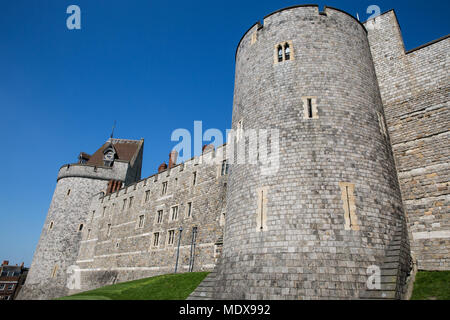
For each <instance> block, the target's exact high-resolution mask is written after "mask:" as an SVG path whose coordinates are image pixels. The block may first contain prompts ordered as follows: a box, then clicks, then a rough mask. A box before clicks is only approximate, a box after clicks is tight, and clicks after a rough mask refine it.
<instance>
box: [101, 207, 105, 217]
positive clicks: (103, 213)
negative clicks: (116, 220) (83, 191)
mask: <svg viewBox="0 0 450 320" xmlns="http://www.w3.org/2000/svg"><path fill="white" fill-rule="evenodd" d="M105 213H106V207H103V212H102V217H104V216H105Z"/></svg>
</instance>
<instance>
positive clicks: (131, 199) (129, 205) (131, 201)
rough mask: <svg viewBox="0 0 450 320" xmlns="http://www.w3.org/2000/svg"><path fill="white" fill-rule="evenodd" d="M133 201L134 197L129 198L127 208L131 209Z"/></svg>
mask: <svg viewBox="0 0 450 320" xmlns="http://www.w3.org/2000/svg"><path fill="white" fill-rule="evenodd" d="M133 199H134V197H130V201H128V208H131V206H132V205H133Z"/></svg>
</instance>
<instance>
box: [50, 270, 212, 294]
mask: <svg viewBox="0 0 450 320" xmlns="http://www.w3.org/2000/svg"><path fill="white" fill-rule="evenodd" d="M208 273H209V272H189V273H177V274H165V275H161V276H156V277H151V278H145V279H140V280H134V281H129V282H123V283H118V284H114V285H110V286H105V287H102V288H98V289H94V290H90V291H85V292H80V293H77V294H74V295H72V296H67V297H62V298H58V299H56V300H185V299H186V298H187V297H188V296H189V295H190V294H191V292H192V291H194V290H195V288H197V286H198V285H199V284H200V282H202V280H203V279H204V278H205V277H206V276H207V275H208Z"/></svg>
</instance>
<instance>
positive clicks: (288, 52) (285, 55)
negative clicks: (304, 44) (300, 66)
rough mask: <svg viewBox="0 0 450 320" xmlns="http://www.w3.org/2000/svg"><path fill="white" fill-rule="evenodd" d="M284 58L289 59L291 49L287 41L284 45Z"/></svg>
mask: <svg viewBox="0 0 450 320" xmlns="http://www.w3.org/2000/svg"><path fill="white" fill-rule="evenodd" d="M284 58H285V60H289V59H291V49H290V48H289V44H288V43H286V44H285V45H284Z"/></svg>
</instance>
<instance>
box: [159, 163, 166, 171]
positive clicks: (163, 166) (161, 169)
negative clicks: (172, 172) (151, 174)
mask: <svg viewBox="0 0 450 320" xmlns="http://www.w3.org/2000/svg"><path fill="white" fill-rule="evenodd" d="M166 169H167V164H166V163H165V162H163V163H162V164H161V165H160V166H159V167H158V173H160V172H163V171H164V170H166Z"/></svg>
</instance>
